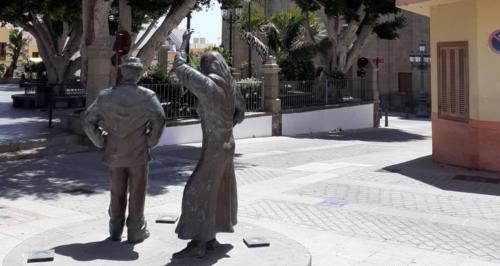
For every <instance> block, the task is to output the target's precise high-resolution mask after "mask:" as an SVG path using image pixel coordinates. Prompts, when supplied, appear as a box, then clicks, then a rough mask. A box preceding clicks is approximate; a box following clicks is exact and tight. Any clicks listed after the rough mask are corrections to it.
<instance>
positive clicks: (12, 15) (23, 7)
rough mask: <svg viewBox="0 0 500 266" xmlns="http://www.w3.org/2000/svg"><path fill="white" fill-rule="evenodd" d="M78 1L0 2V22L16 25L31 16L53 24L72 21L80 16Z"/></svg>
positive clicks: (35, 0) (79, 2) (30, 18)
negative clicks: (44, 17) (42, 18)
mask: <svg viewBox="0 0 500 266" xmlns="http://www.w3.org/2000/svg"><path fill="white" fill-rule="evenodd" d="M81 2H82V1H80V0H22V1H19V0H0V6H1V7H2V8H0V20H1V21H4V22H9V23H12V24H15V25H17V24H18V22H24V23H27V22H29V21H31V20H32V15H36V14H43V15H45V16H48V17H49V18H50V19H51V20H53V21H54V22H57V21H72V20H74V19H79V17H80V16H81Z"/></svg>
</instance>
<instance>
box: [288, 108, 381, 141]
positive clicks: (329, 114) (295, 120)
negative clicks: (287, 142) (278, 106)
mask: <svg viewBox="0 0 500 266" xmlns="http://www.w3.org/2000/svg"><path fill="white" fill-rule="evenodd" d="M282 119H283V131H282V133H283V135H284V136H293V135H299V134H308V133H317V132H327V131H331V130H333V129H337V128H341V129H343V130H347V129H360V128H370V127H373V104H364V105H356V106H349V107H342V108H334V109H325V110H317V111H310V112H303V113H289V114H283V118H282Z"/></svg>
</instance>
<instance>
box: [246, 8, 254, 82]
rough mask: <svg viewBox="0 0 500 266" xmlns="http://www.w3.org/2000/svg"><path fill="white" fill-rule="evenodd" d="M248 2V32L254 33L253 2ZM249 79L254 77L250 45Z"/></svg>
mask: <svg viewBox="0 0 500 266" xmlns="http://www.w3.org/2000/svg"><path fill="white" fill-rule="evenodd" d="M245 2H248V14H247V16H248V32H252V0H245ZM248 77H249V78H251V77H252V46H251V45H250V44H248Z"/></svg>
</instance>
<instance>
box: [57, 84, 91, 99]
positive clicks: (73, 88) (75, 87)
mask: <svg viewBox="0 0 500 266" xmlns="http://www.w3.org/2000/svg"><path fill="white" fill-rule="evenodd" d="M62 86H63V93H64V96H85V95H86V94H87V93H86V91H85V88H83V87H82V85H81V84H80V83H67V84H63V85H62Z"/></svg>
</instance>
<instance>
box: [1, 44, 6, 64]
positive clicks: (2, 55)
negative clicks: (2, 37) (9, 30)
mask: <svg viewBox="0 0 500 266" xmlns="http://www.w3.org/2000/svg"><path fill="white" fill-rule="evenodd" d="M6 58H7V43H5V42H0V60H5V59H6Z"/></svg>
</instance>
